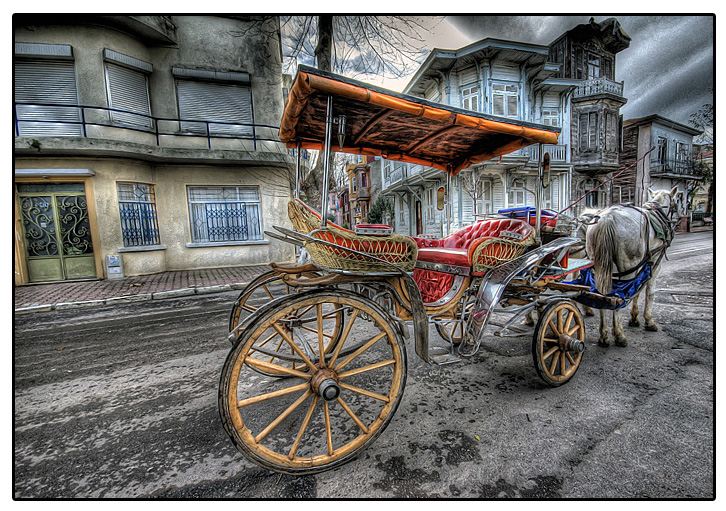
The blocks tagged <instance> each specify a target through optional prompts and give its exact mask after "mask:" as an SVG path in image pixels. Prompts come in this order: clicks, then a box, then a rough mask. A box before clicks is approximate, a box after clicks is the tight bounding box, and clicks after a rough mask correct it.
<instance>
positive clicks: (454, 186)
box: [380, 39, 578, 236]
mask: <svg viewBox="0 0 726 511" xmlns="http://www.w3.org/2000/svg"><path fill="white" fill-rule="evenodd" d="M548 55H549V48H548V47H547V46H541V45H533V44H526V43H521V42H515V41H503V40H496V39H484V40H482V41H478V42H476V43H473V44H471V45H469V46H466V47H465V48H461V49H459V50H455V51H454V50H438V49H435V50H434V51H433V52H432V53H431V55H430V56H429V57H428V59H427V60H426V61H425V62H424V64H423V65H422V66H421V68H420V69H419V70H418V72H417V73H416V74H415V75H414V77H413V79H412V80H411V82H410V83H409V84H408V86H407V87H406V89H405V90H404V92H405V93H408V94H413V95H415V96H419V97H422V98H424V99H427V100H429V101H434V102H438V103H443V104H446V105H449V106H454V107H458V108H461V109H464V110H471V111H475V112H481V113H485V114H490V115H495V116H499V117H503V118H508V119H517V120H521V121H529V122H535V123H540V124H546V125H550V126H556V127H559V128H560V129H561V134H560V141H559V144H556V145H545V146H544V151H545V152H547V153H549V155H550V158H551V165H550V169H551V178H552V182H551V185H550V186H549V187H548V188H547V189H545V191H544V197H543V204H542V207H543V208H549V209H554V210H559V209H560V208H563V207H565V206H566V205H567V204H568V203H569V200H570V187H571V185H570V181H571V175H572V162H571V160H570V153H571V151H570V139H571V136H570V124H571V123H570V115H571V113H570V110H571V108H570V101H569V99H570V96H571V94H572V91H573V90H574V89H575V87H577V85H578V82H577V81H575V80H571V79H565V78H557V77H555V75H556V73H557V72H558V71H559V66H557V65H553V64H551V63H549V62H548ZM538 165H539V146H532V147H528V148H526V149H524V150H520V151H516V152H514V153H511V154H508V155H506V156H503V157H501V158H500V159H497V160H492V161H488V162H484V163H481V164H477V165H474V166H472V167H470V168H468V169H465V170H463V171H461V172H460V173H459V174H458V175H457V176H455V177H453V178H452V179H451V180H450V181H449V180H448V179H447V176H446V174H445V173H444V172H442V171H439V170H436V169H432V168H427V167H422V166H420V165H411V164H406V163H401V162H392V161H386V160H383V161H382V162H381V168H380V172H381V187H382V193H384V194H385V195H387V196H388V197H390V198H391V199H392V200H393V201H394V208H395V220H394V224H395V228H396V232H398V233H400V234H406V235H414V236H415V235H430V236H445V235H447V234H449V233H451V232H453V231H455V230H457V229H459V228H461V227H464V226H466V225H470V224H472V223H473V222H475V221H476V220H478V219H481V218H483V217H484V216H485V215H489V214H492V213H496V212H497V211H498V210H500V209H505V208H514V207H522V206H534V203H535V195H534V194H535V190H536V187H537V186H538V185H537V171H538ZM441 188H444V191H445V193H446V200H447V201H448V209H449V211H450V213H449V214H448V217H449V218H448V222H447V212H446V208H445V209H444V210H439V209H438V207H437V206H438V204H439V202H438V201H437V192H438V190H439V189H441Z"/></svg>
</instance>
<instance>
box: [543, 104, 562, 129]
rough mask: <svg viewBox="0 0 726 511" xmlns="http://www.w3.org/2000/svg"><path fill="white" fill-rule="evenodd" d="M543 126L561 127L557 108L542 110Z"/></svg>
mask: <svg viewBox="0 0 726 511" xmlns="http://www.w3.org/2000/svg"><path fill="white" fill-rule="evenodd" d="M542 124H545V125H547V126H559V125H560V111H559V110H558V109H556V108H551V109H549V110H542Z"/></svg>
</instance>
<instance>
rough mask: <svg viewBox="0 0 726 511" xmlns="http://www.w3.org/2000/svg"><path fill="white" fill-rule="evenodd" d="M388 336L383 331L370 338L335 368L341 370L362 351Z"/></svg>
mask: <svg viewBox="0 0 726 511" xmlns="http://www.w3.org/2000/svg"><path fill="white" fill-rule="evenodd" d="M385 336H386V332H381V333H379V334H378V335H376V336H375V337H373V338H372V339H370V340H369V341H368V342H367V343H365V344H364V345H363V346H361V347H360V348H358V349H357V350H355V351H354V352H353V353H351V354H350V355H349V356H348V358H346V359H345V360H344V361H342V362H341V363H340V364H338V365H337V366H336V368H335V370H336V371H340V370H341V369H342V368H343V367H345V366H346V365H348V364H349V363H350V362H352V361H353V360H354V359H355V358H356V357H358V356H359V355H360V354H361V353H363V352H364V351H366V350H367V349H368V348H370V347H371V346H373V345H374V344H375V343H377V342H378V341H380V340H381V339H383V338H384V337H385Z"/></svg>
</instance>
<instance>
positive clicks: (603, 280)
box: [586, 217, 615, 294]
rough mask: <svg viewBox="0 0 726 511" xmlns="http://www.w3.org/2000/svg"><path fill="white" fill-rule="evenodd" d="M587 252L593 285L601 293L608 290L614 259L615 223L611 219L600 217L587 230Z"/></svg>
mask: <svg viewBox="0 0 726 511" xmlns="http://www.w3.org/2000/svg"><path fill="white" fill-rule="evenodd" d="M586 247H587V253H588V256H589V257H590V259H592V261H593V268H592V270H593V274H594V275H595V286H596V287H597V289H598V291H600V292H601V293H603V294H607V293H609V292H610V290H611V288H612V281H613V261H614V260H615V223H614V222H613V221H612V219H610V218H608V217H606V218H601V219H600V221H599V222H598V223H596V224H595V225H593V226H591V227H590V228H589V229H588V230H587V244H586Z"/></svg>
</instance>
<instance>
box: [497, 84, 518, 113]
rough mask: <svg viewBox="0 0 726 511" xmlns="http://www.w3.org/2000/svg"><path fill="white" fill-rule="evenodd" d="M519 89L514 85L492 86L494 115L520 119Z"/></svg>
mask: <svg viewBox="0 0 726 511" xmlns="http://www.w3.org/2000/svg"><path fill="white" fill-rule="evenodd" d="M518 91H519V87H518V86H517V85H513V84H505V83H494V84H492V114H494V115H499V116H502V117H513V118H517V117H519V112H518V109H519V95H518Z"/></svg>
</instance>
